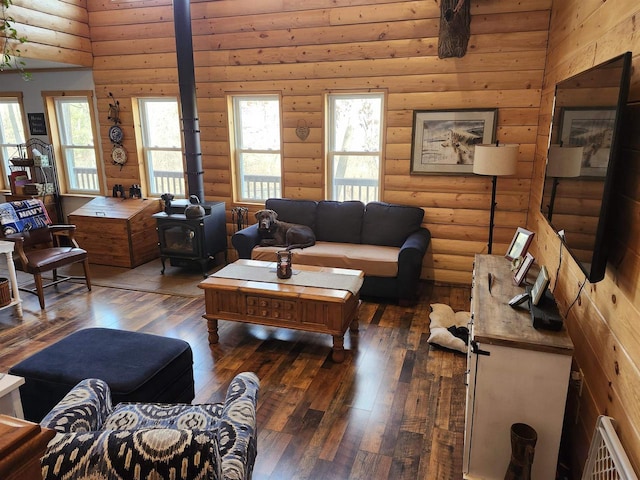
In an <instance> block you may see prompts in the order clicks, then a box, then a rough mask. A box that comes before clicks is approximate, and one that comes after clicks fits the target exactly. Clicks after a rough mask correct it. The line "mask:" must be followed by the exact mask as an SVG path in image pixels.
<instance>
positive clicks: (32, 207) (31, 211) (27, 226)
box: [0, 199, 51, 235]
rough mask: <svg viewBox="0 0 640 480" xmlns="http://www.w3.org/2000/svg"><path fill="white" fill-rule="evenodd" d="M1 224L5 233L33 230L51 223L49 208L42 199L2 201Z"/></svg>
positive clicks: (0, 207) (0, 204) (0, 206)
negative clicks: (45, 206)
mask: <svg viewBox="0 0 640 480" xmlns="http://www.w3.org/2000/svg"><path fill="white" fill-rule="evenodd" d="M0 224H1V225H2V231H3V232H4V234H5V235H10V234H12V233H17V232H22V231H24V230H33V229H35V228H41V227H45V226H47V225H50V224H51V219H50V218H49V215H48V214H47V210H46V209H45V208H44V205H43V204H42V202H41V201H40V200H36V199H30V200H20V201H17V202H7V203H0Z"/></svg>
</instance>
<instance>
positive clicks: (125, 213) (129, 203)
mask: <svg viewBox="0 0 640 480" xmlns="http://www.w3.org/2000/svg"><path fill="white" fill-rule="evenodd" d="M160 210H162V204H161V202H160V200H159V199H139V198H129V199H125V200H123V199H121V198H113V197H97V198H94V199H93V200H91V201H90V202H88V203H86V204H85V205H83V206H82V207H80V208H79V209H77V210H76V211H74V212H72V213H71V214H69V223H72V224H74V225H76V227H77V228H76V240H77V241H78V243H79V244H80V246H81V247H82V248H84V249H85V250H87V252H89V262H91V263H97V264H101V265H112V266H114V267H128V268H134V267H137V266H138V265H142V264H143V263H146V262H148V261H150V260H153V259H154V258H157V257H159V256H160V250H159V248H158V236H157V234H156V221H155V219H154V218H153V217H152V215H153V214H154V213H157V212H159V211H160Z"/></svg>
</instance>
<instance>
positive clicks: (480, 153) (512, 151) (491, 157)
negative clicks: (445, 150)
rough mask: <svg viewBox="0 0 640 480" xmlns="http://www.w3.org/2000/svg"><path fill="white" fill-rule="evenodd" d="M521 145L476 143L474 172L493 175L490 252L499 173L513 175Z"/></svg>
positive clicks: (489, 251)
mask: <svg viewBox="0 0 640 480" xmlns="http://www.w3.org/2000/svg"><path fill="white" fill-rule="evenodd" d="M519 148H520V145H516V144H508V143H505V144H502V145H500V144H499V142H496V143H495V145H493V144H492V145H476V146H475V151H474V154H473V173H475V174H478V175H491V176H493V181H492V188H491V217H490V220H489V243H488V250H487V251H488V253H489V254H490V253H491V245H492V244H493V218H494V215H495V211H496V182H497V179H498V176H499V175H513V174H515V173H516V166H517V164H518V149H519Z"/></svg>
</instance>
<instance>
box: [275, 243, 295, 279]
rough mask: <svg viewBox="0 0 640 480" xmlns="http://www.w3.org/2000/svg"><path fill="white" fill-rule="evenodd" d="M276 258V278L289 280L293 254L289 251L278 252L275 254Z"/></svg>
mask: <svg viewBox="0 0 640 480" xmlns="http://www.w3.org/2000/svg"><path fill="white" fill-rule="evenodd" d="M276 255H277V256H278V265H277V266H276V273H277V275H278V278H291V273H292V270H291V260H292V257H293V253H291V252H290V251H289V250H280V251H279V252H276Z"/></svg>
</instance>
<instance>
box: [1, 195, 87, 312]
mask: <svg viewBox="0 0 640 480" xmlns="http://www.w3.org/2000/svg"><path fill="white" fill-rule="evenodd" d="M0 224H1V226H2V235H1V238H2V239H3V240H8V241H10V242H13V243H14V244H15V249H14V263H15V264H16V268H17V269H18V270H22V271H23V272H25V273H29V274H31V275H33V280H34V283H35V288H27V287H25V286H23V285H21V286H20V287H19V288H20V290H22V291H25V292H29V293H33V294H36V295H37V296H38V300H39V302H40V308H42V309H44V303H45V302H44V289H45V288H46V287H50V286H52V285H56V284H58V283H60V282H65V281H67V280H71V279H72V278H76V277H72V276H70V275H62V274H60V273H58V268H61V267H64V266H67V265H71V264H73V263H82V268H83V270H84V277H81V278H84V280H85V283H86V284H87V289H88V290H91V277H90V273H89V258H88V256H87V252H86V250H84V249H82V248H80V246H79V245H78V243H77V242H76V240H75V238H74V232H75V229H76V227H75V225H51V221H50V220H49V216H48V215H47V211H46V209H45V208H44V205H43V204H42V202H41V201H40V200H35V199H33V200H20V201H17V202H8V203H2V204H0ZM62 238H64V239H65V240H63V241H61V240H62ZM63 242H64V243H65V244H64V245H63ZM46 272H52V275H53V280H52V281H49V282H47V283H44V282H43V278H42V274H43V273H46Z"/></svg>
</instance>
